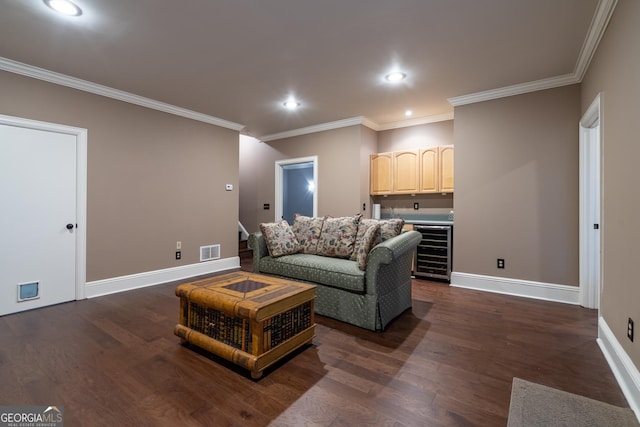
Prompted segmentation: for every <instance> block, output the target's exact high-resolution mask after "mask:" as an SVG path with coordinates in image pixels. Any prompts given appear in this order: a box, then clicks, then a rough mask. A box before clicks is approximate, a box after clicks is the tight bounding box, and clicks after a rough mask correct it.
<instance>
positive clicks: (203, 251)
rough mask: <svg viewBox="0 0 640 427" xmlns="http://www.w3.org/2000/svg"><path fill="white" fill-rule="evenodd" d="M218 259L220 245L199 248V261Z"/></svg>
mask: <svg viewBox="0 0 640 427" xmlns="http://www.w3.org/2000/svg"><path fill="white" fill-rule="evenodd" d="M219 258H220V245H210V246H200V261H211V260H212V259H219Z"/></svg>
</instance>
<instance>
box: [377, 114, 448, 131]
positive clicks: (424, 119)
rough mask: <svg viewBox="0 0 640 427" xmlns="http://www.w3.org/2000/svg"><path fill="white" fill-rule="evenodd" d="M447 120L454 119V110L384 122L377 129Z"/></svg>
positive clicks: (397, 127)
mask: <svg viewBox="0 0 640 427" xmlns="http://www.w3.org/2000/svg"><path fill="white" fill-rule="evenodd" d="M447 120H453V112H451V113H444V114H438V115H436V116H426V117H416V118H415V119H410V120H401V121H399V122H392V123H383V124H381V125H380V126H378V129H375V130H389V129H399V128H406V127H409V126H418V125H426V124H429V123H436V122H445V121H447Z"/></svg>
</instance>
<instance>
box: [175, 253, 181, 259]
mask: <svg viewBox="0 0 640 427" xmlns="http://www.w3.org/2000/svg"><path fill="white" fill-rule="evenodd" d="M176 259H182V252H180V251H176Z"/></svg>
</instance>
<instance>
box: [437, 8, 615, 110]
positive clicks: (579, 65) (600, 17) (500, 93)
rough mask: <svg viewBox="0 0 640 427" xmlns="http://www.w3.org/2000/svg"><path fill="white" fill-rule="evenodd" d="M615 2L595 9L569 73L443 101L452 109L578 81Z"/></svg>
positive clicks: (605, 27) (598, 40)
mask: <svg viewBox="0 0 640 427" xmlns="http://www.w3.org/2000/svg"><path fill="white" fill-rule="evenodd" d="M617 3H618V0H600V1H599V2H598V6H597V7H596V12H595V13H594V15H593V19H592V20H591V25H590V26H589V31H588V32H587V36H586V37H585V40H584V43H583V44H582V48H581V50H580V54H579V56H578V60H577V61H576V66H575V69H574V71H573V73H571V74H565V75H562V76H556V77H550V78H547V79H542V80H536V81H533V82H528V83H522V84H517V85H513V86H507V87H503V88H498V89H491V90H487V91H484V92H476V93H471V94H469V95H462V96H456V97H453V98H449V99H447V101H449V103H450V104H451V105H453V106H454V107H459V106H461V105H467V104H474V103H476V102H482V101H490V100H492V99H498V98H506V97H508V96H514V95H522V94H524V93H529V92H536V91H539V90H545V89H552V88H555V87H561V86H567V85H571V84H576V83H580V82H582V79H583V78H584V75H585V74H586V72H587V69H588V68H589V64H590V63H591V59H592V58H593V55H594V54H595V52H596V49H597V48H598V43H600V39H601V38H602V35H603V34H604V32H605V30H606V29H607V25H608V24H609V20H610V19H611V16H612V15H613V10H614V9H615V7H616V4H617Z"/></svg>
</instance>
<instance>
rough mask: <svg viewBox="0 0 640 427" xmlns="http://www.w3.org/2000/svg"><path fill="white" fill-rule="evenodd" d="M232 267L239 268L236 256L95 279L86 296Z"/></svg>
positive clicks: (105, 293) (100, 294)
mask: <svg viewBox="0 0 640 427" xmlns="http://www.w3.org/2000/svg"><path fill="white" fill-rule="evenodd" d="M234 268H240V258H239V257H237V256H235V257H231V258H223V259H218V260H215V261H208V262H199V263H197V264H190V265H181V266H179V267H171V268H165V269H162V270H155V271H146V272H143V273H137V274H130V275H128V276H120V277H113V278H110V279H103V280H95V281H93V282H88V283H87V298H94V297H99V296H103V295H109V294H113V293H116V292H123V291H130V290H133V289H139V288H145V287H147V286H153V285H159V284H161V283H167V282H172V281H175V280H182V279H187V278H189V277H194V276H200V275H202V274H210V273H217V272H220V271H225V270H231V269H234Z"/></svg>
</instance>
